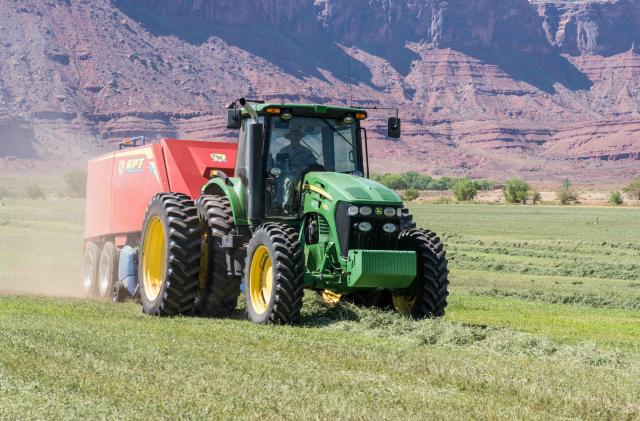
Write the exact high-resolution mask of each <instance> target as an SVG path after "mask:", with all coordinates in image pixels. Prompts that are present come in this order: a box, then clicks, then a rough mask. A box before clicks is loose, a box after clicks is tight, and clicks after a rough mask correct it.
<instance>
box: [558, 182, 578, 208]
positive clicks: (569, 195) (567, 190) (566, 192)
mask: <svg viewBox="0 0 640 421" xmlns="http://www.w3.org/2000/svg"><path fill="white" fill-rule="evenodd" d="M557 195H558V200H559V201H560V203H562V204H563V205H568V204H571V203H572V202H577V201H578V193H577V192H576V191H575V189H574V188H573V187H571V185H567V184H565V185H563V186H562V187H560V189H559V190H558V192H557Z"/></svg>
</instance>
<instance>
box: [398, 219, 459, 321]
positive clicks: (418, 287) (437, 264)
mask: <svg viewBox="0 0 640 421" xmlns="http://www.w3.org/2000/svg"><path fill="white" fill-rule="evenodd" d="M398 245H399V248H400V249H401V250H414V251H415V252H416V253H417V257H418V275H417V276H416V280H415V281H414V283H413V285H412V287H411V288H409V289H408V290H405V291H403V292H401V293H395V294H393V296H392V298H393V305H394V307H395V308H396V310H398V312H400V313H402V314H405V315H408V316H411V317H413V318H416V319H422V318H425V317H442V316H444V312H445V308H446V307H447V297H448V295H449V291H448V286H449V279H448V276H449V270H448V269H447V258H446V253H445V250H444V246H443V244H442V242H441V241H440V238H438V236H437V235H436V234H435V233H433V232H431V231H428V230H422V229H408V230H405V231H403V232H402V233H401V234H400V237H399V241H398Z"/></svg>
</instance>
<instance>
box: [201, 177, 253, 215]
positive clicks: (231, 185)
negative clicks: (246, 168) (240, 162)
mask: <svg viewBox="0 0 640 421" xmlns="http://www.w3.org/2000/svg"><path fill="white" fill-rule="evenodd" d="M201 192H202V194H210V195H218V196H225V197H227V199H229V203H230V204H231V213H232V214H233V222H234V224H235V225H249V221H248V220H247V208H246V203H247V200H246V193H245V192H246V190H245V188H244V186H243V185H242V181H241V180H240V179H239V178H235V177H234V178H224V177H214V178H212V179H211V180H209V181H208V182H207V183H206V184H205V185H204V186H202V189H201Z"/></svg>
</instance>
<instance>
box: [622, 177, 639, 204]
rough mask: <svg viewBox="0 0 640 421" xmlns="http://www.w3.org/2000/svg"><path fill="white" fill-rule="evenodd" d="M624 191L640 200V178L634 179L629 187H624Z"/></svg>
mask: <svg viewBox="0 0 640 421" xmlns="http://www.w3.org/2000/svg"><path fill="white" fill-rule="evenodd" d="M622 191H624V192H625V193H627V194H628V195H629V196H631V198H632V199H637V200H640V178H636V179H635V180H633V181H632V182H631V183H629V185H628V186H627V187H625V188H624V189H622Z"/></svg>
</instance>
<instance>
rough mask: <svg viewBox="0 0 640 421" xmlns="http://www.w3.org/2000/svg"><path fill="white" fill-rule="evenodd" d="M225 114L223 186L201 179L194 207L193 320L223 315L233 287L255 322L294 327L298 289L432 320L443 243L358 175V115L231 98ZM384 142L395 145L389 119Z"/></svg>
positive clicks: (394, 121)
mask: <svg viewBox="0 0 640 421" xmlns="http://www.w3.org/2000/svg"><path fill="white" fill-rule="evenodd" d="M252 102H253V103H254V104H255V105H252ZM227 112H228V115H227V126H228V128H232V129H239V131H240V136H239V143H238V152H237V163H236V167H235V174H234V176H233V177H229V176H228V175H227V174H225V173H223V172H221V171H216V172H214V174H211V177H212V178H211V179H210V181H209V182H208V183H207V184H206V185H204V186H203V188H202V196H201V197H200V198H198V200H197V201H196V207H197V210H198V215H199V219H200V223H201V231H202V243H201V252H202V255H201V270H200V288H199V292H198V294H197V298H196V310H197V312H199V313H200V314H202V315H214V316H221V315H225V314H229V313H230V312H232V311H233V310H234V309H235V306H236V303H237V299H238V296H239V294H240V290H241V283H243V286H244V292H245V296H246V306H247V312H248V315H249V319H250V320H252V321H253V322H256V323H277V324H283V323H295V322H296V321H297V320H298V319H299V317H300V310H301V308H302V299H303V294H304V289H311V290H315V291H317V292H318V293H320V294H322V296H323V298H324V299H325V300H326V301H327V302H329V303H335V302H337V301H339V300H340V299H345V300H349V301H351V302H354V303H357V304H361V305H365V306H377V307H384V308H395V309H396V310H397V311H399V312H401V313H403V314H406V315H408V316H411V317H414V318H424V317H440V316H443V315H444V312H445V307H446V305H447V295H448V289H447V288H448V270H447V260H446V257H445V251H444V248H443V244H442V242H441V241H440V239H439V238H438V237H437V236H436V234H434V233H433V232H431V231H428V230H423V229H416V228H415V223H413V220H412V217H411V216H410V215H409V213H408V211H407V209H406V208H404V207H403V204H402V200H401V199H400V197H398V195H397V194H396V193H394V192H393V191H391V190H389V189H388V188H386V187H385V186H383V185H381V184H379V183H377V182H375V181H372V180H369V179H367V178H365V175H366V176H368V167H369V163H368V154H367V132H366V130H365V129H364V128H363V127H362V126H361V122H362V121H363V120H365V119H366V118H367V112H366V111H365V110H363V109H357V108H348V107H334V106H321V105H299V104H298V105H294V104H266V103H261V102H258V101H248V100H244V99H241V100H237V101H236V102H234V103H233V104H232V105H230V106H229V109H228V110H227ZM388 135H389V136H390V137H395V138H398V137H400V120H399V119H398V118H397V117H396V118H390V119H389V127H388Z"/></svg>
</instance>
